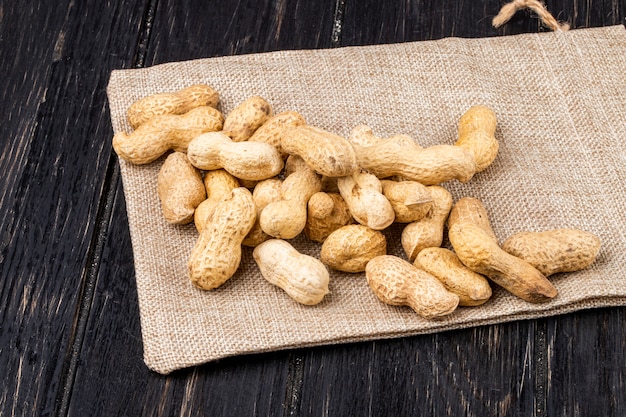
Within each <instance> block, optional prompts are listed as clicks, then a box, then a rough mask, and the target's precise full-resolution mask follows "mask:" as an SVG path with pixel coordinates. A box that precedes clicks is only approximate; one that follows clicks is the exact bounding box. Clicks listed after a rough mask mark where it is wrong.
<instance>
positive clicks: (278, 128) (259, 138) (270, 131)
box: [248, 111, 306, 159]
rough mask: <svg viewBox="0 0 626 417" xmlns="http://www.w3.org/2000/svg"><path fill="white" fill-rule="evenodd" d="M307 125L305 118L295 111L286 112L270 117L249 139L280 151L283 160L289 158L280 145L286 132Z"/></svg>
mask: <svg viewBox="0 0 626 417" xmlns="http://www.w3.org/2000/svg"><path fill="white" fill-rule="evenodd" d="M304 124H306V120H305V119H304V117H303V116H302V115H301V114H300V113H297V112H295V111H285V112H282V113H278V114H276V115H274V116H272V117H270V118H269V119H268V120H267V121H266V122H265V123H263V124H262V125H261V127H259V128H258V129H257V130H256V131H255V132H254V133H253V134H252V136H250V139H248V140H249V141H250V142H265V143H269V144H270V145H272V146H274V147H275V148H276V149H278V152H279V153H280V156H282V157H283V159H285V158H287V155H288V154H287V152H285V151H283V149H282V147H281V145H280V143H281V140H282V137H283V134H284V133H285V131H286V130H287V129H288V128H290V127H295V126H301V125H304Z"/></svg>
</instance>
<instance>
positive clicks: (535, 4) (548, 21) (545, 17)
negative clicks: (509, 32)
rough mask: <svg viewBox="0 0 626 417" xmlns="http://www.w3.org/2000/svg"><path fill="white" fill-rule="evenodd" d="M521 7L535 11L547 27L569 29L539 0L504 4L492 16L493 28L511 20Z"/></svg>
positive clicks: (514, 0) (514, 1)
mask: <svg viewBox="0 0 626 417" xmlns="http://www.w3.org/2000/svg"><path fill="white" fill-rule="evenodd" d="M523 9H530V10H532V11H533V12H535V13H536V14H537V16H539V19H541V23H543V25H544V26H545V27H547V28H549V29H552V30H554V31H559V30H563V31H565V30H568V29H569V25H568V24H567V23H564V24H561V23H559V22H558V21H557V20H556V19H555V18H554V16H552V15H551V14H550V12H549V11H548V10H547V9H546V6H545V4H543V3H542V2H541V1H539V0H513V1H512V2H510V3H507V4H505V5H504V6H502V8H501V9H500V12H499V13H498V15H497V16H496V17H494V18H493V22H492V24H493V26H494V27H495V28H499V27H500V26H502V25H504V24H505V23H507V22H508V21H509V20H511V18H512V17H513V15H514V14H515V13H517V12H518V11H519V10H523Z"/></svg>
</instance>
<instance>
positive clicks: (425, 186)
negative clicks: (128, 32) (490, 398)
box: [113, 85, 600, 318]
mask: <svg viewBox="0 0 626 417" xmlns="http://www.w3.org/2000/svg"><path fill="white" fill-rule="evenodd" d="M219 101H220V100H219V94H218V93H217V92H216V91H215V90H214V89H213V88H211V87H209V86H207V85H194V86H190V87H188V88H185V89H183V90H180V91H176V92H173V93H162V94H155V95H152V96H149V97H146V98H144V99H141V100H139V101H137V102H135V103H134V104H133V105H132V106H131V107H130V108H129V110H128V121H129V123H130V125H131V126H132V128H133V129H134V130H133V131H132V133H130V134H125V133H119V134H116V135H115V136H114V138H113V147H114V149H115V151H116V152H117V154H118V155H119V157H120V158H123V159H124V160H126V161H128V162H130V163H134V164H148V163H151V162H153V161H155V160H157V159H159V158H161V157H163V156H165V155H167V156H166V158H165V161H164V163H163V165H162V168H161V169H160V172H159V174H158V178H157V184H158V195H159V199H160V202H161V208H162V212H163V215H164V217H165V219H166V220H167V221H168V222H170V223H172V224H188V223H191V222H194V224H195V226H196V228H197V230H198V232H199V237H198V241H197V243H196V245H195V247H194V248H193V250H192V251H191V253H190V256H189V261H188V266H189V278H190V279H191V281H192V282H193V283H194V284H195V285H196V286H197V287H199V288H201V289H204V290H210V289H214V288H217V287H219V286H221V285H222V284H224V283H225V282H226V281H227V280H228V279H230V278H231V277H232V276H233V275H234V274H235V272H236V271H237V269H238V268H239V264H240V262H241V255H242V246H248V247H253V248H254V250H253V257H254V260H255V261H256V263H257V264H258V267H259V270H260V271H261V274H262V275H263V277H264V278H265V279H267V281H269V282H270V283H272V284H274V285H276V286H278V287H280V288H282V289H283V290H284V291H285V292H286V293H287V294H288V295H289V296H290V297H291V298H293V299H294V300H295V301H297V302H299V303H302V304H306V305H314V304H318V303H319V302H321V301H322V299H323V298H324V296H325V295H326V294H327V293H328V285H329V271H328V268H332V269H335V270H339V271H344V272H350V273H356V272H363V271H364V272H365V276H366V279H367V282H368V284H369V286H370V287H371V289H372V290H373V291H374V293H375V294H376V295H377V296H378V298H379V299H380V300H381V301H383V302H385V303H387V304H390V305H406V306H409V307H411V308H412V309H413V310H414V311H416V312H417V313H418V314H419V315H421V316H422V317H425V318H434V317H440V316H443V315H447V314H450V313H451V312H453V311H454V310H455V309H456V308H457V307H458V306H478V305H481V304H484V303H485V302H486V301H487V300H488V299H489V298H490V297H491V295H492V288H491V284H490V281H492V282H494V283H496V284H497V285H499V286H501V287H503V288H504V289H506V290H507V291H509V292H511V293H512V294H514V295H516V296H518V297H520V298H522V299H523V300H526V301H528V302H532V303H538V302H545V301H548V300H550V299H552V298H554V297H555V296H556V295H557V290H556V288H555V287H554V285H553V284H552V283H551V282H550V281H549V280H548V279H547V277H548V276H550V275H552V274H555V273H559V272H568V271H576V270H580V269H582V268H585V267H587V266H589V265H590V264H591V263H592V262H594V260H595V259H596V257H597V255H598V252H599V249H600V241H599V239H598V238H597V237H596V236H595V235H593V234H591V233H588V232H585V231H582V230H577V229H557V230H547V231H543V232H526V233H517V234H515V235H513V236H510V237H509V238H508V239H507V240H506V241H505V242H504V243H503V244H500V243H499V241H498V239H497V237H496V235H495V234H494V232H493V230H492V228H491V225H490V222H489V219H488V217H487V210H486V209H485V207H484V206H483V204H482V203H481V202H480V201H479V200H477V199H475V198H471V197H465V198H461V199H460V200H458V201H456V203H455V202H454V201H453V198H452V196H451V194H450V193H449V192H448V191H447V190H446V189H445V188H443V187H442V186H441V185H440V184H441V183H444V182H446V181H451V180H458V181H461V182H467V181H469V180H470V179H471V178H472V177H473V176H474V174H476V173H477V172H480V171H482V170H484V169H485V168H487V167H488V166H489V165H490V164H491V163H492V162H493V161H494V159H495V158H496V156H497V153H498V141H497V140H496V138H495V136H494V135H495V131H496V116H495V113H494V112H493V110H491V109H490V108H489V107H486V106H474V107H471V108H469V109H468V110H467V112H466V113H465V114H464V115H463V116H462V117H461V119H460V120H459V124H458V135H459V136H458V140H457V142H456V143H455V144H454V145H445V144H442V145H437V146H431V147H428V148H422V147H421V146H419V145H418V144H417V143H416V142H415V141H414V140H413V139H412V138H410V137H409V136H406V135H395V136H391V137H388V138H380V137H377V136H375V135H374V133H373V132H372V130H371V129H370V128H368V127H367V126H365V125H359V126H356V127H354V129H353V130H352V132H351V134H350V136H349V137H348V138H344V137H341V136H338V135H336V134H334V133H331V132H328V131H325V130H322V129H320V128H317V127H315V126H311V125H308V124H307V123H306V121H305V119H304V117H303V116H302V115H300V114H299V113H297V112H295V111H286V112H282V113H278V114H274V111H273V108H272V105H271V104H270V103H268V102H267V101H266V100H264V99H263V98H261V97H258V96H254V97H250V98H249V99H248V100H245V101H244V102H242V103H240V104H239V105H238V106H237V107H236V108H234V109H233V110H232V111H231V112H230V113H229V114H228V115H227V116H226V117H224V115H223V114H222V113H221V112H220V111H219V110H218V106H219ZM392 223H403V224H405V226H404V228H403V231H402V236H401V243H402V248H403V249H404V252H405V255H406V258H401V257H397V256H392V255H388V254H387V243H386V238H385V236H384V235H383V233H382V232H381V230H384V229H386V228H387V227H389V226H390V225H391V224H392ZM446 226H447V231H448V238H449V241H450V244H451V246H452V248H453V251H451V250H448V249H445V248H442V247H441V246H442V242H443V239H444V230H445V229H446ZM301 233H304V234H305V235H306V236H307V237H308V238H309V239H311V240H313V241H315V242H319V243H321V250H320V256H319V259H317V258H315V257H311V256H308V255H305V254H301V253H299V252H298V251H297V250H296V249H295V248H294V247H293V246H292V245H291V244H290V243H289V242H288V240H289V239H293V238H295V237H296V236H298V235H300V234H301Z"/></svg>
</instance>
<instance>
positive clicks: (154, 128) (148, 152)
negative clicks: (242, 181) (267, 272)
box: [113, 106, 224, 165]
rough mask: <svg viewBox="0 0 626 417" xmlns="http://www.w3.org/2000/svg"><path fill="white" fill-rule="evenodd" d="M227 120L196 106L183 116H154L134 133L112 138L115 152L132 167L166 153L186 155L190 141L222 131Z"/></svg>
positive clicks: (210, 108) (215, 112)
mask: <svg viewBox="0 0 626 417" xmlns="http://www.w3.org/2000/svg"><path fill="white" fill-rule="evenodd" d="M223 122H224V117H223V116H222V114H221V113H220V112H219V111H218V110H216V109H214V108H213V107H208V106H203V107H196V108H194V109H192V110H190V111H189V112H187V113H185V114H181V115H173V114H164V115H161V116H155V117H153V118H151V119H150V120H149V121H147V122H145V123H144V124H142V125H141V126H139V127H138V128H137V129H136V130H135V131H134V132H132V133H131V134H129V135H128V134H126V133H124V132H120V133H118V134H116V135H115V136H113V149H115V152H116V153H117V154H118V155H119V157H120V158H122V159H124V160H125V161H128V162H131V163H133V164H138V165H141V164H149V163H150V162H152V161H155V160H156V159H158V158H159V157H161V156H162V155H163V154H164V153H165V152H167V151H169V150H174V151H177V152H186V151H187V146H188V145H189V142H191V140H192V139H193V138H195V137H196V136H198V135H200V134H202V133H205V132H214V131H218V130H220V129H221V128H222V123H223Z"/></svg>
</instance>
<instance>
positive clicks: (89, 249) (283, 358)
mask: <svg viewBox="0 0 626 417" xmlns="http://www.w3.org/2000/svg"><path fill="white" fill-rule="evenodd" d="M45 3H47V4H45ZM502 4H503V2H502V1H493V0H487V1H483V2H473V1H461V0H439V1H428V0H414V1H396V2H389V1H387V2H381V1H378V0H345V1H343V0H317V1H308V2H307V1H297V0H294V1H281V0H276V1H270V0H239V1H236V2H235V1H233V2H228V1H219V2H218V1H213V2H206V1H197V0H143V1H130V0H109V1H106V2H105V1H100V0H84V1H75V0H57V1H54V2H52V1H50V2H36V1H30V0H24V1H8V0H0V68H1V71H0V75H1V76H2V81H1V83H0V94H1V100H0V103H2V104H1V105H0V123H1V129H0V132H1V136H0V143H1V144H2V145H1V147H0V173H1V177H0V285H1V287H0V320H1V323H0V326H1V327H0V378H1V380H2V385H1V390H0V416H7V417H8V416H67V415H69V416H101V415H102V416H157V415H158V416H174V415H176V416H178V415H184V416H187V415H194V416H195V415H198V416H202V415H204V416H218V415H233V416H251V415H263V416H265V415H268V416H290V415H315V416H326V415H331V416H370V415H374V416H387V415H391V416H396V415H436V416H440V415H452V416H464V415H469V416H492V415H493V416H496V415H497V416H579V415H580V416H624V415H626V365H625V363H626V354H625V353H624V352H625V351H626V308H610V309H597V310H591V311H581V312H578V313H576V314H568V315H563V316H558V317H552V318H545V319H540V320H531V321H522V322H512V323H507V324H501V325H494V326H485V327H478V328H473V329H468V330H462V331H451V332H444V333H439V334H434V335H426V336H418V337H408V338H401V339H396V340H383V341H373V342H367V343H358V344H350V345H339V346H326V347H319V348H312V349H300V350H291V351H281V352H274V353H267V354H259V355H250V356H245V357H235V358H231V359H226V360H221V361H218V362H215V363H210V364H207V365H204V366H199V367H195V368H192V369H186V370H182V371H178V372H175V373H174V374H172V375H169V376H161V375H158V374H155V373H153V372H151V371H149V370H148V369H147V368H146V367H145V365H144V363H143V361H142V341H141V334H140V322H139V312H138V305H137V294H136V287H135V281H134V267H133V255H132V250H131V245H130V237H129V231H128V222H127V218H126V212H125V205H124V193H123V190H122V185H121V181H120V174H119V168H118V165H117V159H116V156H115V155H114V153H113V152H112V150H111V137H112V128H111V125H110V119H109V111H108V107H107V97H106V92H105V88H106V86H107V82H108V77H109V74H110V72H111V70H113V69H120V68H137V67H146V66H151V65H155V64H159V63H163V62H169V61H176V60H188V59H194V58H204V57H213V56H222V55H233V54H248V53H254V52H263V51H273V50H279V49H304V48H333V47H341V46H348V45H364V44H380V43H391V42H405V41H414V40H426V39H438V38H442V37H449V36H460V37H486V36H507V35H512V34H517V33H524V32H537V31H540V30H543V29H541V28H540V26H539V23H538V20H537V18H536V16H534V15H533V14H531V13H528V12H518V13H517V14H516V15H515V16H514V18H513V20H512V21H511V22H510V23H509V24H507V25H506V26H505V27H503V28H501V29H498V30H496V29H494V28H493V27H492V26H491V19H492V18H493V16H494V15H495V14H496V13H497V12H498V10H499V8H500V6H501V5H502ZM547 7H548V9H549V10H550V11H551V12H552V13H553V14H554V15H555V16H556V17H557V18H558V19H560V20H565V21H569V22H570V23H571V26H572V28H585V27H594V26H608V25H616V24H624V23H625V20H624V18H625V16H626V4H625V2H624V0H554V1H548V2H547ZM624 52H625V53H626V51H624Z"/></svg>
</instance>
